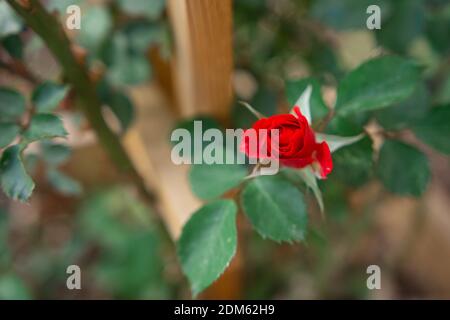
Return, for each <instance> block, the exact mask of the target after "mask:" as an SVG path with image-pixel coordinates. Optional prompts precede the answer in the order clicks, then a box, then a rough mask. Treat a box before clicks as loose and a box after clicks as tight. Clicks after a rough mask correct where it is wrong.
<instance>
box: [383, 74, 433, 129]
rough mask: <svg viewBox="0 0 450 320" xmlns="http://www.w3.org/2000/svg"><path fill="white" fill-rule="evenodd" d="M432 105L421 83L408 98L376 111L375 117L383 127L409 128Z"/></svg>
mask: <svg viewBox="0 0 450 320" xmlns="http://www.w3.org/2000/svg"><path fill="white" fill-rule="evenodd" d="M429 106H430V96H429V93H428V90H427V88H426V86H425V84H424V83H421V84H419V86H418V87H417V89H416V90H415V91H414V93H413V94H412V95H411V96H410V97H409V98H408V99H406V100H404V101H402V102H400V103H399V104H396V105H394V106H392V107H390V108H385V109H382V110H379V111H376V112H375V114H374V115H375V118H376V119H377V121H378V123H379V124H381V125H382V126H383V128H385V129H388V130H400V129H404V128H408V127H410V126H411V125H413V124H414V123H415V122H417V121H418V120H420V119H421V118H423V116H424V115H425V114H426V113H427V111H428V109H429Z"/></svg>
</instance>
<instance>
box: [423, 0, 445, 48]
mask: <svg viewBox="0 0 450 320" xmlns="http://www.w3.org/2000/svg"><path fill="white" fill-rule="evenodd" d="M426 33H427V36H428V41H429V42H430V44H431V46H432V47H433V49H435V50H436V51H437V52H439V53H440V54H442V55H446V54H448V53H449V52H450V41H448V39H450V6H449V5H447V7H446V8H442V10H435V12H434V13H433V14H429V15H427V17H426Z"/></svg>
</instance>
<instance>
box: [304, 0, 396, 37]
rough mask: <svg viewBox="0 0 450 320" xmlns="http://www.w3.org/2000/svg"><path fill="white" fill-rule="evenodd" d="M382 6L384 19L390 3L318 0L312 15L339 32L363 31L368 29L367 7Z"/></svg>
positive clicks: (370, 0)
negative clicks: (365, 28) (349, 30)
mask: <svg viewBox="0 0 450 320" xmlns="http://www.w3.org/2000/svg"><path fill="white" fill-rule="evenodd" d="M370 5H378V6H380V9H381V12H382V13H383V14H382V17H383V16H384V15H385V14H387V13H389V9H390V8H389V5H390V1H382V0H340V1H335V0H316V1H314V2H313V5H312V8H311V15H312V16H313V17H314V18H315V19H317V20H319V21H321V22H322V23H325V24H327V25H328V26H330V27H332V28H334V29H337V30H348V29H362V28H364V27H366V20H367V17H368V14H367V13H366V10H367V7H369V6H370Z"/></svg>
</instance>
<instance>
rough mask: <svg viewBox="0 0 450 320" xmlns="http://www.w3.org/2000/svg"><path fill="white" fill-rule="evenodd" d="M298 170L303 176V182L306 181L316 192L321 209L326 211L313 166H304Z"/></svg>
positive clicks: (315, 195)
mask: <svg viewBox="0 0 450 320" xmlns="http://www.w3.org/2000/svg"><path fill="white" fill-rule="evenodd" d="M296 171H297V172H298V174H299V175H300V177H301V178H302V180H303V182H305V184H306V185H307V186H308V188H310V189H311V190H312V192H313V193H314V197H315V198H316V200H317V204H318V205H319V208H320V211H321V212H324V205H323V197H322V192H321V191H320V189H319V186H318V184H317V178H316V176H315V175H314V172H313V171H312V170H311V168H304V169H301V170H296Z"/></svg>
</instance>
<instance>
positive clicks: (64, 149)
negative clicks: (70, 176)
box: [41, 140, 71, 166]
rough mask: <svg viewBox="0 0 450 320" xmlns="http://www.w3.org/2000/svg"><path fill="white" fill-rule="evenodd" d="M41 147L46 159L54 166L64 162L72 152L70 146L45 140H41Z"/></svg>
mask: <svg viewBox="0 0 450 320" xmlns="http://www.w3.org/2000/svg"><path fill="white" fill-rule="evenodd" d="M41 149H42V156H43V158H44V160H45V161H46V162H47V163H49V164H50V165H53V166H57V165H60V164H62V163H64V162H65V161H66V160H67V158H68V157H69V156H70V154H71V150H70V148H69V147H68V146H66V145H64V144H59V143H53V142H50V141H45V140H44V141H42V142H41Z"/></svg>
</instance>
